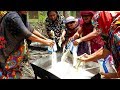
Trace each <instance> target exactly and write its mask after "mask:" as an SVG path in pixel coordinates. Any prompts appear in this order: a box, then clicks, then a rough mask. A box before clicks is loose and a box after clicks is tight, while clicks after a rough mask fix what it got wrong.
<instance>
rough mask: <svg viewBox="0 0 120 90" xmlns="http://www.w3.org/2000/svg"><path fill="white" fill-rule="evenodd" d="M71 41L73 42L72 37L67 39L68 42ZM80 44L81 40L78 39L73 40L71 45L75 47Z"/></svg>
mask: <svg viewBox="0 0 120 90" xmlns="http://www.w3.org/2000/svg"><path fill="white" fill-rule="evenodd" d="M71 40H74V37H71V38H69V41H71ZM81 42H82V40H81V39H80V38H79V39H76V40H74V41H73V44H74V45H75V46H77V45H78V44H79V43H81Z"/></svg>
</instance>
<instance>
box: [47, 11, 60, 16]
mask: <svg viewBox="0 0 120 90" xmlns="http://www.w3.org/2000/svg"><path fill="white" fill-rule="evenodd" d="M50 12H52V11H47V16H49V13H50ZM53 12H55V13H56V14H57V15H58V12H57V11H53Z"/></svg>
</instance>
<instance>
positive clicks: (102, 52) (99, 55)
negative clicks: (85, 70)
mask: <svg viewBox="0 0 120 90" xmlns="http://www.w3.org/2000/svg"><path fill="white" fill-rule="evenodd" d="M109 54H110V51H109V50H107V49H105V48H100V49H99V50H98V51H96V52H94V53H93V54H91V55H88V56H87V57H81V58H80V59H81V60H83V61H85V62H89V61H97V60H99V59H101V58H105V57H107V55H109Z"/></svg>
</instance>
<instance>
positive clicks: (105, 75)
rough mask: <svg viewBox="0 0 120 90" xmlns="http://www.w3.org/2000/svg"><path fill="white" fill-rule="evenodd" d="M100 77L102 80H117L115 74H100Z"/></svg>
mask: <svg viewBox="0 0 120 90" xmlns="http://www.w3.org/2000/svg"><path fill="white" fill-rule="evenodd" d="M100 74H101V75H102V78H105V79H111V78H117V73H102V72H101V73H100Z"/></svg>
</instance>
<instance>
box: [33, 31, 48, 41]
mask: <svg viewBox="0 0 120 90" xmlns="http://www.w3.org/2000/svg"><path fill="white" fill-rule="evenodd" d="M33 34H35V35H36V36H38V37H40V38H42V39H45V40H47V38H46V37H45V36H43V35H42V34H41V33H40V32H38V31H37V30H35V29H34V31H33Z"/></svg>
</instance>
